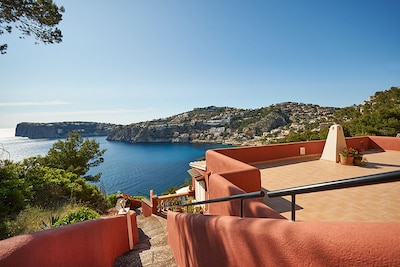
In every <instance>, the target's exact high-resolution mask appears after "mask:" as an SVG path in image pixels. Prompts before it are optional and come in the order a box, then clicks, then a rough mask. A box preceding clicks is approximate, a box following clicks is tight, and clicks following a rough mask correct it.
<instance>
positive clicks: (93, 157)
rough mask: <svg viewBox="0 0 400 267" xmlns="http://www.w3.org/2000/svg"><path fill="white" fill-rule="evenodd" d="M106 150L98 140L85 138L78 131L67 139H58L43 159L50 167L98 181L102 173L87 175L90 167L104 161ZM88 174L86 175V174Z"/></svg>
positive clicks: (70, 134)
mask: <svg viewBox="0 0 400 267" xmlns="http://www.w3.org/2000/svg"><path fill="white" fill-rule="evenodd" d="M105 151H106V150H105V149H102V150H100V144H99V143H98V142H96V140H89V139H87V138H86V139H85V141H84V140H83V138H82V136H80V135H79V134H78V132H77V131H74V132H70V133H69V134H68V137H67V138H66V139H65V141H62V140H58V141H57V142H56V143H54V144H53V146H52V147H51V148H50V150H49V152H48V153H47V155H46V156H45V157H43V158H42V159H41V160H42V161H43V164H44V165H45V166H48V167H52V168H57V169H63V170H66V171H69V172H72V173H75V174H76V175H78V176H84V178H85V179H86V180H88V181H98V180H99V179H100V176H101V173H98V174H96V175H94V176H93V175H86V173H87V172H88V171H89V169H90V167H93V166H98V165H99V164H100V163H102V162H103V161H104V159H103V158H102V157H101V156H103V154H104V152H105ZM85 175H86V176H85Z"/></svg>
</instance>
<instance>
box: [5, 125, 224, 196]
mask: <svg viewBox="0 0 400 267" xmlns="http://www.w3.org/2000/svg"><path fill="white" fill-rule="evenodd" d="M14 135H15V129H13V128H7V129H0V159H2V160H4V159H9V160H12V161H21V160H23V159H24V158H28V157H31V156H36V155H42V156H44V155H46V154H47V152H48V150H49V149H50V148H51V147H52V145H53V144H54V143H55V142H56V141H57V140H58V139H29V138H27V137H16V136H14ZM89 139H94V140H96V141H97V142H98V143H99V144H100V149H106V152H105V153H104V156H103V158H104V162H103V163H101V164H100V165H99V166H97V167H92V168H91V169H90V171H89V172H88V174H96V173H99V172H101V173H102V175H101V179H100V181H99V182H97V183H95V184H96V185H97V186H99V187H100V188H102V189H103V190H105V191H106V193H107V194H113V193H116V192H117V191H121V192H123V193H127V194H130V195H145V196H148V195H149V191H150V190H151V189H152V190H154V192H155V193H156V194H161V193H163V192H165V191H167V189H168V188H170V187H173V186H179V185H182V184H183V183H184V182H185V180H186V178H190V175H189V174H188V172H187V171H188V170H189V169H190V167H189V163H190V162H192V161H197V160H199V159H202V158H204V156H205V151H206V150H208V149H215V148H221V147H227V146H226V145H222V144H207V143H199V144H190V143H138V144H132V143H124V142H116V141H107V140H106V136H101V137H89ZM61 140H65V139H61Z"/></svg>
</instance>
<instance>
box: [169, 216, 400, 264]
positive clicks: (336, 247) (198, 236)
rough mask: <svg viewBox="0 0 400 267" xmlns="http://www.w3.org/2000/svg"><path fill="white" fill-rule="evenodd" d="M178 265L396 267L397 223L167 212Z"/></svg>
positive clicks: (399, 229)
mask: <svg viewBox="0 0 400 267" xmlns="http://www.w3.org/2000/svg"><path fill="white" fill-rule="evenodd" d="M167 226H168V242H169V244H170V246H171V247H172V248H173V251H174V256H175V260H176V263H177V265H178V266H182V267H183V266H191V267H197V266H199V267H201V266H226V267H229V266H232V267H233V266H400V257H399V255H400V246H399V245H398V244H399V242H400V223H398V222H390V223H372V222H371V223H357V222H329V223H326V222H291V221H288V220H277V219H263V218H243V219H240V218H238V217H232V216H204V215H194V214H180V213H175V212H168V221H167Z"/></svg>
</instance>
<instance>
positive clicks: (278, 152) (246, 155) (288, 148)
mask: <svg viewBox="0 0 400 267" xmlns="http://www.w3.org/2000/svg"><path fill="white" fill-rule="evenodd" d="M324 145H325V140H319V141H309V142H296V143H285V144H276V145H266V146H249V147H237V148H224V149H216V150H214V151H215V152H217V153H219V154H222V155H226V156H228V157H230V158H232V159H236V160H239V161H241V162H245V163H256V162H263V161H268V160H274V159H282V158H288V157H297V156H300V147H305V150H306V155H315V154H322V151H323V149H324ZM206 158H207V154H206ZM208 164H209V162H208V158H207V166H208Z"/></svg>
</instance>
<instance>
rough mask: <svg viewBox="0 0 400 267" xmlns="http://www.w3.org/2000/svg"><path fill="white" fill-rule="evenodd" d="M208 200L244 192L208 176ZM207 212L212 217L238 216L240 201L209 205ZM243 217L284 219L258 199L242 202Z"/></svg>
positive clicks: (221, 178) (227, 182) (214, 176)
mask: <svg viewBox="0 0 400 267" xmlns="http://www.w3.org/2000/svg"><path fill="white" fill-rule="evenodd" d="M209 193H210V199H214V198H220V197H226V196H232V195H239V194H244V193H246V191H244V190H243V189H240V188H239V187H237V186H235V185H234V184H233V183H231V182H229V181H228V180H226V179H224V178H223V177H222V176H220V175H218V174H213V175H211V176H210V192H209ZM209 212H210V214H213V215H227V216H230V215H232V216H239V215H240V200H233V201H225V202H217V203H212V204H209ZM243 216H244V217H259V218H276V219H286V218H285V217H283V216H281V215H280V214H279V213H278V212H276V211H274V210H273V209H271V208H269V207H268V206H266V205H265V204H264V203H262V202H261V201H260V200H258V199H246V200H244V202H243Z"/></svg>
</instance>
